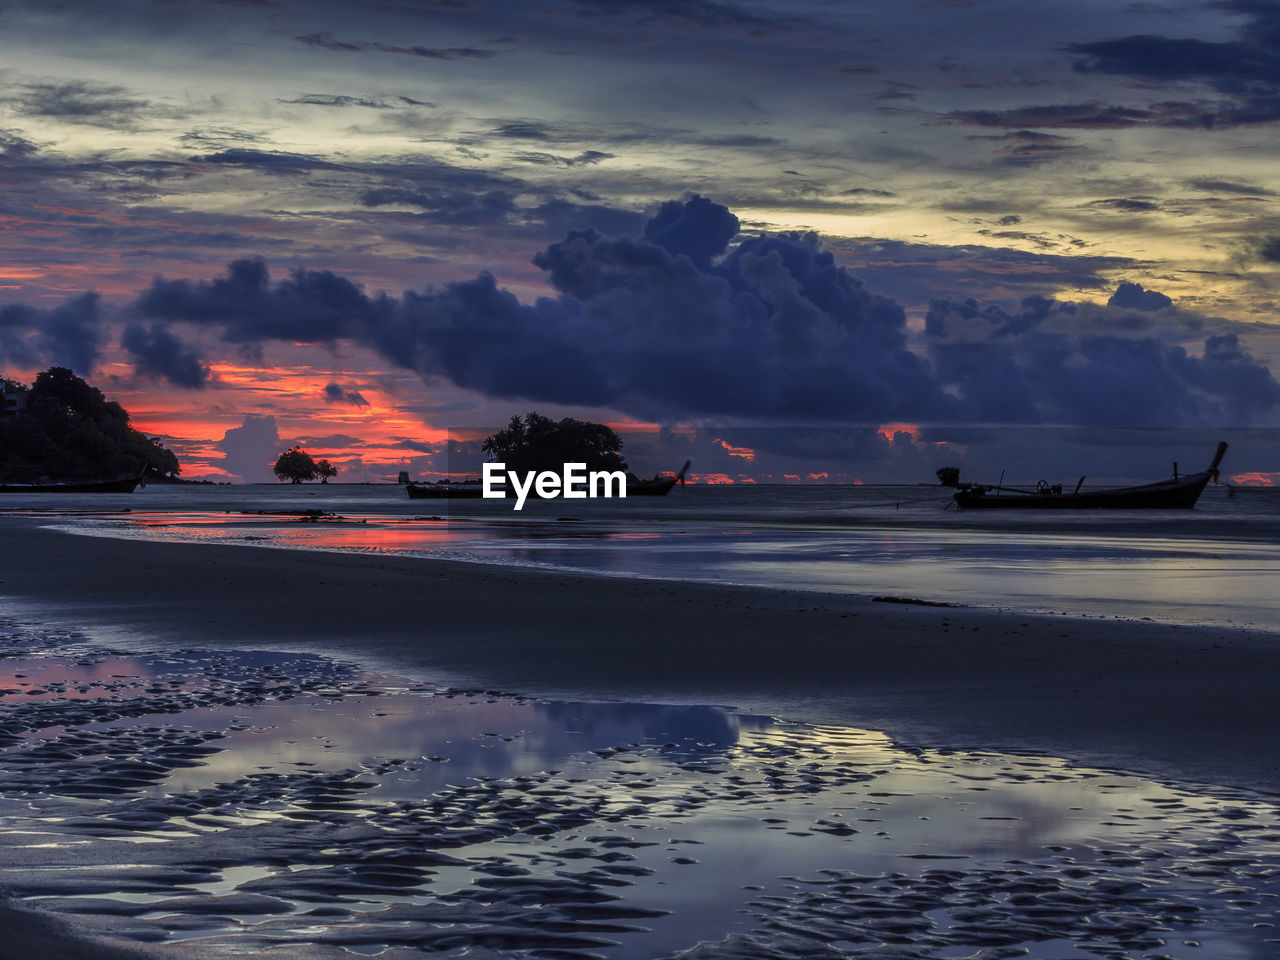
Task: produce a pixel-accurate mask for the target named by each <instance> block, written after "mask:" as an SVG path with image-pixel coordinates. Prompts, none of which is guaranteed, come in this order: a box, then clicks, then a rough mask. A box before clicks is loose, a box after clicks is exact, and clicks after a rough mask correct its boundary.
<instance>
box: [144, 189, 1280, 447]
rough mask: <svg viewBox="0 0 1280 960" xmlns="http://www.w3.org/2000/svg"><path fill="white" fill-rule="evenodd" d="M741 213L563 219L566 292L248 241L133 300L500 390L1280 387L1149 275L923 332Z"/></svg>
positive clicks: (1145, 420)
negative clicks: (362, 283)
mask: <svg viewBox="0 0 1280 960" xmlns="http://www.w3.org/2000/svg"><path fill="white" fill-rule="evenodd" d="M738 229H739V223H738V220H737V218H736V217H734V216H733V214H732V213H731V212H730V211H729V210H728V209H726V208H725V207H723V206H721V205H719V204H715V203H712V202H711V201H709V200H706V199H704V198H701V197H693V198H691V199H690V200H688V201H686V202H683V203H681V202H676V201H672V202H670V203H667V204H664V205H663V206H662V208H661V209H660V210H659V212H658V214H657V215H656V216H655V217H653V218H652V219H651V220H650V221H648V223H647V224H645V226H644V229H643V236H640V237H636V236H617V237H606V236H604V235H602V234H600V233H598V232H597V231H596V230H593V229H586V230H576V231H570V232H569V234H568V235H567V236H566V237H565V238H564V239H563V240H562V241H560V242H558V243H554V244H552V245H550V246H549V247H547V248H546V249H545V250H544V251H542V252H541V253H539V254H538V255H537V256H536V257H535V258H534V262H535V263H536V264H537V265H538V266H539V267H541V268H542V269H543V270H544V271H546V273H547V275H548V278H549V280H550V282H551V283H552V285H553V286H554V287H555V289H556V290H557V296H555V297H546V298H543V299H541V300H538V301H537V302H536V303H533V304H526V303H522V302H521V301H520V300H518V299H517V298H516V297H515V296H514V295H513V294H512V293H510V292H509V291H506V290H503V289H502V288H500V287H499V286H498V284H497V283H496V281H495V280H494V279H493V277H492V276H490V275H488V274H482V275H480V276H479V277H477V278H475V279H474V280H468V281H462V282H456V283H450V284H447V285H445V286H443V287H440V288H432V289H428V290H426V291H423V292H421V293H417V292H409V293H406V294H404V296H403V297H401V298H398V299H397V298H391V297H387V296H378V297H369V296H367V295H366V294H365V293H364V292H363V291H362V290H361V289H360V288H359V287H358V286H357V285H356V284H354V283H352V282H351V281H350V280H348V279H346V278H343V277H341V276H338V275H336V274H333V273H330V272H312V271H302V270H298V271H294V272H293V273H292V274H291V275H290V276H289V277H288V278H287V279H285V280H282V281H279V282H274V283H273V282H272V281H271V279H270V277H269V274H268V271H267V267H266V264H265V263H264V262H262V261H260V260H242V261H237V262H236V263H234V264H232V265H231V268H230V270H229V272H228V274H227V276H226V277H224V278H219V279H216V280H213V281H206V282H199V283H193V282H190V281H185V280H160V281H157V282H156V283H155V284H154V285H153V286H152V288H151V289H150V290H149V291H148V292H147V293H146V294H145V295H144V296H143V297H142V298H141V299H140V300H139V301H138V302H137V303H136V304H135V306H134V309H135V311H136V312H137V313H138V314H139V315H140V316H143V317H148V318H151V319H152V320H154V321H164V320H175V321H185V322H190V323H197V324H207V325H212V326H216V327H217V328H218V329H220V331H221V334H222V336H223V337H224V338H225V339H226V340H228V341H230V342H233V343H240V344H251V343H255V342H261V341H264V340H285V341H289V342H309V343H323V344H334V343H336V342H338V341H352V342H355V343H359V344H362V345H365V346H369V347H372V348H374V349H375V350H377V351H378V352H379V353H380V354H381V355H382V356H383V357H385V358H386V359H388V360H389V361H391V362H392V363H394V364H396V365H398V366H401V367H404V368H407V369H412V370H415V371H417V372H418V373H419V374H420V375H422V376H423V377H425V378H429V379H444V380H448V381H449V382H451V383H453V384H456V385H457V386H460V387H464V388H467V389H470V390H474V391H477V392H479V393H481V394H484V395H487V396H490V397H498V398H509V399H521V400H527V401H534V402H555V403H563V404H576V405H583V406H596V407H609V408H613V409H619V410H624V411H627V412H630V413H633V414H635V415H638V416H642V417H653V418H664V419H670V418H676V419H679V418H688V417H746V418H753V419H780V420H790V421H829V422H850V423H856V422H869V423H878V422H885V421H889V420H914V421H921V420H923V421H935V422H957V421H966V420H977V421H989V422H1004V423H1036V422H1053V423H1082V424H1140V425H1157V424H1172V423H1177V424H1181V423H1214V422H1219V421H1227V422H1230V423H1236V424H1239V423H1248V422H1252V421H1254V420H1256V419H1259V418H1262V417H1265V416H1267V415H1270V414H1272V413H1274V411H1275V410H1276V409H1277V407H1278V406H1280V385H1277V384H1276V382H1275V380H1274V379H1273V378H1272V376H1271V374H1270V372H1269V370H1268V369H1267V368H1266V367H1265V366H1264V365H1262V364H1261V363H1259V362H1258V361H1256V360H1255V359H1253V358H1252V357H1251V356H1250V355H1249V354H1248V353H1247V352H1246V351H1245V349H1244V348H1243V346H1242V345H1241V344H1240V342H1239V340H1238V339H1237V338H1236V337H1235V335H1234V334H1228V335H1218V336H1213V337H1209V338H1208V339H1207V340H1205V341H1204V343H1203V347H1202V353H1201V355H1199V356H1197V355H1194V354H1192V353H1189V352H1188V351H1187V349H1186V348H1185V347H1184V346H1183V345H1182V342H1180V341H1185V340H1187V339H1188V338H1189V337H1190V336H1192V335H1193V334H1194V331H1195V330H1196V329H1198V324H1201V323H1202V318H1200V317H1198V316H1196V315H1190V314H1186V313H1184V312H1180V311H1178V310H1176V308H1174V307H1173V306H1172V302H1171V301H1169V300H1168V298H1166V297H1164V296H1163V295H1161V294H1159V293H1156V292H1153V291H1145V290H1143V289H1142V288H1141V287H1139V286H1137V285H1136V284H1125V285H1122V286H1121V287H1120V288H1119V289H1118V290H1117V291H1116V293H1115V295H1114V296H1113V298H1112V302H1111V303H1110V304H1108V305H1107V306H1096V305H1088V304H1075V303H1069V302H1059V301H1056V300H1052V299H1048V298H1045V297H1030V298H1027V299H1026V300H1025V301H1024V302H1023V304H1022V307H1021V308H1020V309H1019V310H1018V311H1016V312H1014V313H1009V312H1006V311H1005V310H1003V309H1001V308H999V307H998V306H994V305H987V306H982V305H980V304H978V303H977V302H975V301H973V300H969V301H964V302H961V303H953V302H949V301H944V300H935V301H934V303H933V304H932V306H931V308H930V310H929V314H928V318H927V323H926V337H925V342H926V349H925V351H924V352H923V353H921V352H918V351H916V350H913V349H912V348H911V345H910V337H909V333H908V329H907V322H906V315H905V313H904V311H903V308H902V307H901V306H900V305H899V304H898V303H896V302H894V301H893V300H890V299H887V298H885V297H883V296H878V295H876V294H874V293H872V292H871V291H869V290H868V289H867V288H866V287H865V286H864V285H863V283H862V282H861V281H860V280H858V279H857V278H856V277H854V276H853V275H852V274H851V273H850V272H849V271H848V270H847V269H845V268H843V267H841V266H839V265H838V264H837V263H836V262H835V259H834V257H833V256H832V254H831V253H830V252H828V251H826V250H824V249H823V248H822V245H821V244H820V242H819V241H818V239H817V237H816V236H814V235H812V234H803V235H802V234H776V235H762V236H755V237H746V238H743V239H739V240H737V242H736V243H735V242H734V240H735V238H736V237H737V234H738ZM333 386H334V387H336V388H337V389H338V390H342V389H343V388H342V387H341V386H340V385H338V384H334V385H333Z"/></svg>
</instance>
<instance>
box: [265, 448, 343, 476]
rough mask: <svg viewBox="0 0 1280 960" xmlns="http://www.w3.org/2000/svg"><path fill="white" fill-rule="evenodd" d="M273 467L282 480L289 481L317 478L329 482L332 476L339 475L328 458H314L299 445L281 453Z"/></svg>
mask: <svg viewBox="0 0 1280 960" xmlns="http://www.w3.org/2000/svg"><path fill="white" fill-rule="evenodd" d="M272 469H273V470H274V471H275V475H276V476H277V477H279V478H280V480H281V481H285V480H287V481H288V482H289V483H302V482H304V481H306V480H315V479H317V478H319V480H320V482H321V483H328V482H329V478H330V477H336V476H337V475H338V468H337V467H335V466H334V465H333V464H331V463H330V462H329V461H328V460H315V459H312V456H311V454H309V453H307V451H305V450H303V449H302V448H301V447H298V446H295V447H293V448H292V449H289V450H286V451H285V452H284V453H282V454H280V456H279V458H277V460H276V465H275V466H274V467H273V468H272Z"/></svg>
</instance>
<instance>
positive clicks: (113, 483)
mask: <svg viewBox="0 0 1280 960" xmlns="http://www.w3.org/2000/svg"><path fill="white" fill-rule="evenodd" d="M141 482H142V475H141V474H139V475H138V476H136V477H129V478H128V479H125V480H83V481H68V482H66V483H0V493H133V491H134V488H135V487H137V486H138V484H139V483H141Z"/></svg>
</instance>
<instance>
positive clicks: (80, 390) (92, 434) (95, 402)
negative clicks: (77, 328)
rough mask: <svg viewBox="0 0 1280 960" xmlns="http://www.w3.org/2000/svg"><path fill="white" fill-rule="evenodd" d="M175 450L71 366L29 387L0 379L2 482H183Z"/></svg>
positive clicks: (41, 485) (50, 485)
mask: <svg viewBox="0 0 1280 960" xmlns="http://www.w3.org/2000/svg"><path fill="white" fill-rule="evenodd" d="M181 470H182V467H181V465H180V464H179V463H178V458H177V457H176V456H174V454H173V451H171V450H168V449H167V448H165V447H164V446H162V445H161V444H160V442H159V441H158V440H153V439H151V438H150V437H148V436H147V435H146V434H145V433H142V432H141V431H139V430H136V429H135V428H134V427H133V426H132V425H131V424H130V422H129V412H128V411H127V410H125V408H124V407H122V406H121V405H120V404H119V403H117V402H116V401H114V400H108V399H107V398H106V397H105V396H103V394H102V391H101V390H99V389H98V388H97V387H95V386H92V385H91V384H89V383H87V382H85V381H84V380H83V379H81V378H80V377H77V376H76V375H75V374H74V373H72V372H71V371H70V370H68V369H67V368H66V367H50V368H49V369H48V370H45V371H43V372H42V373H40V374H38V375H37V376H36V378H35V382H34V383H32V385H31V386H29V387H28V386H26V385H24V384H21V383H18V382H17V381H15V380H10V379H7V378H3V377H0V487H3V486H7V485H13V489H15V490H28V489H51V490H59V489H65V490H72V491H79V490H85V491H89V490H93V489H97V488H102V489H112V490H113V489H115V488H116V486H119V488H120V489H122V490H124V489H126V488H127V489H128V490H132V489H133V485H136V484H137V483H138V482H140V481H146V482H181V481H179V478H178V474H179V473H180V472H181Z"/></svg>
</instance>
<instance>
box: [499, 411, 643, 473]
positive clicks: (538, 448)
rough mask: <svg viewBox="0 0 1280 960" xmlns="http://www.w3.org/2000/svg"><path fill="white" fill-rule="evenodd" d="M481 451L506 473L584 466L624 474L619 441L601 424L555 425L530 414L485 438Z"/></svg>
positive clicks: (565, 422)
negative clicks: (569, 465)
mask: <svg viewBox="0 0 1280 960" xmlns="http://www.w3.org/2000/svg"><path fill="white" fill-rule="evenodd" d="M481 449H482V450H483V451H484V452H485V453H487V454H488V455H489V458H490V459H491V460H494V461H497V462H500V463H505V464H506V465H507V469H508V470H515V471H519V472H527V471H530V470H539V471H540V470H554V471H557V472H559V471H560V470H561V469H562V468H563V466H564V464H566V463H585V464H586V465H587V469H588V470H626V469H627V461H626V460H625V459H624V458H623V456H622V452H621V451H622V438H621V437H619V436H618V435H617V434H616V433H614V431H613V430H612V428H610V427H607V426H605V425H604V424H603V423H592V422H590V421H587V420H574V419H573V418H571V417H565V418H564V419H563V420H560V421H555V420H552V419H551V418H550V417H544V416H543V415H542V414H540V413H536V412H533V411H530V412H529V413H527V414H525V415H524V416H523V417H521V416H519V415H518V414H517V415H516V416H513V417H512V418H511V422H510V423H508V424H507V427H506V429H504V430H499V431H498V432H497V433H495V434H493V435H492V436H490V437H487V438H485V441H484V444H483V446H482V447H481Z"/></svg>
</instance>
